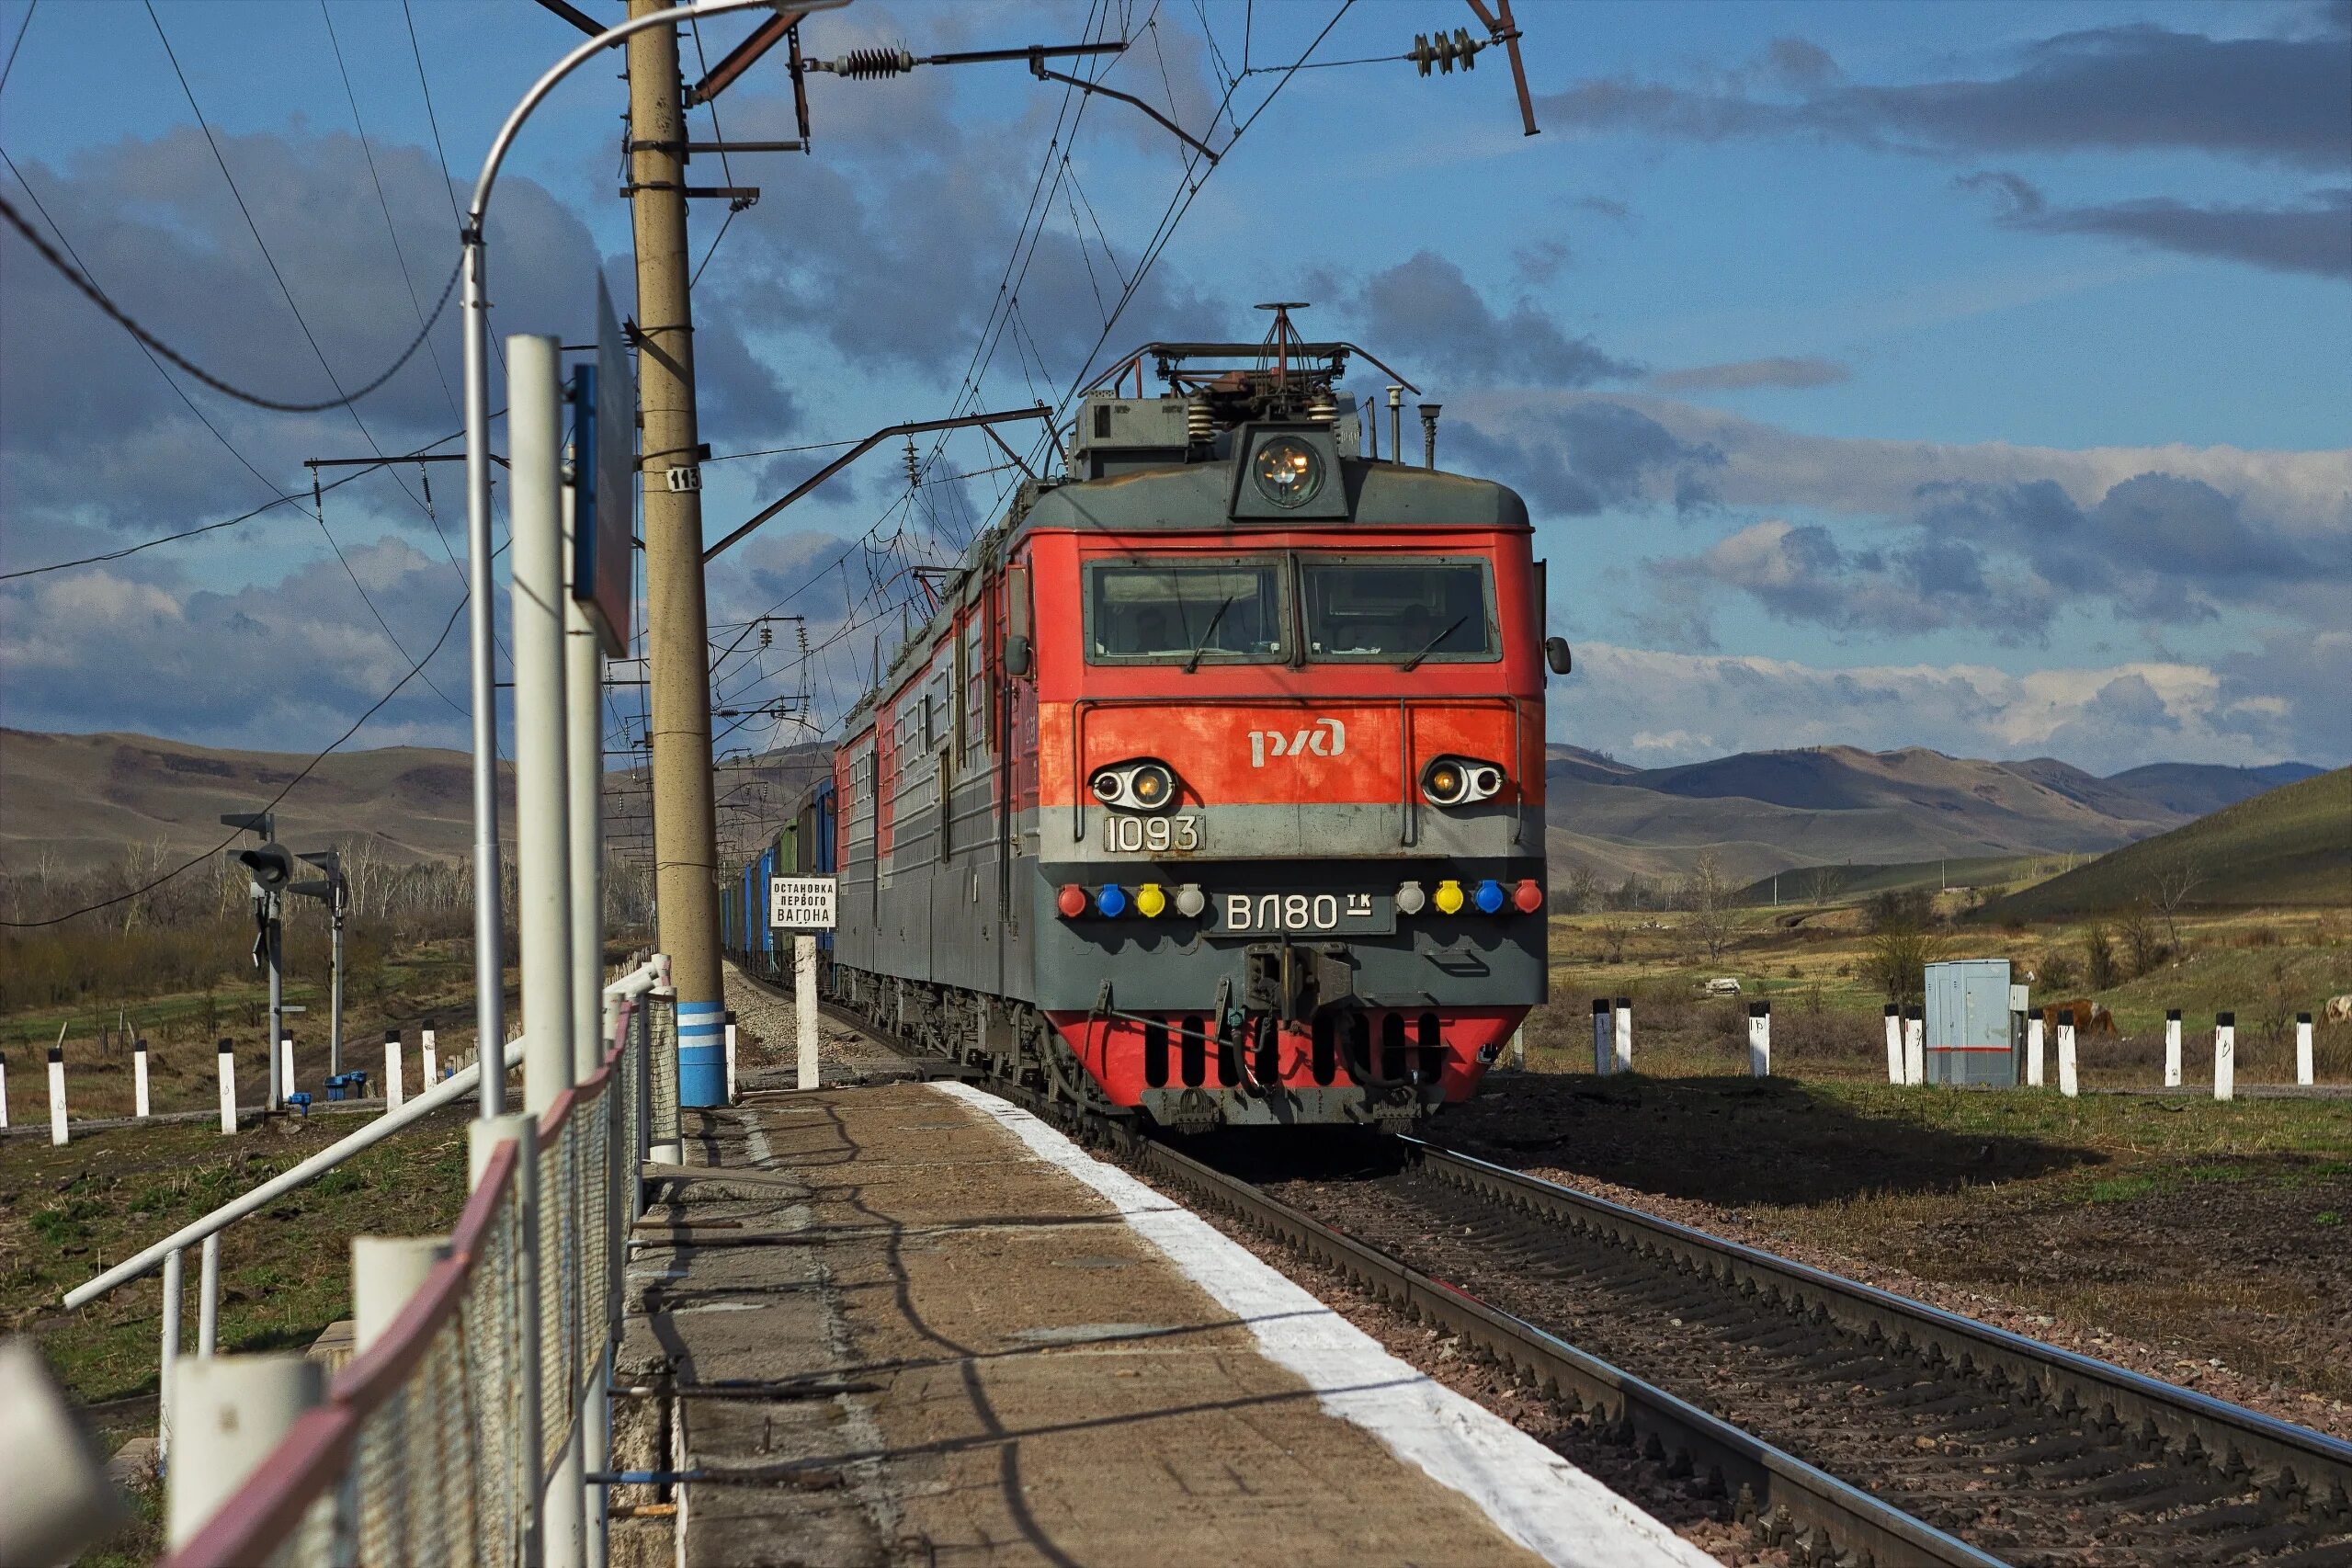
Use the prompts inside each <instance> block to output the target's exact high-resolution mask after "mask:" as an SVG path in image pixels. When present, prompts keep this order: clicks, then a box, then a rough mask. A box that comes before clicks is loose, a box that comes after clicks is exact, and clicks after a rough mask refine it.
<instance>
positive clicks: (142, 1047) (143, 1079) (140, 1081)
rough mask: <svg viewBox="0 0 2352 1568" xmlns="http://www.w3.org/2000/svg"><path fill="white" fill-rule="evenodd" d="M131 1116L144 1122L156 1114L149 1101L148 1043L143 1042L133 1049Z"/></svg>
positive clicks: (140, 1041)
mask: <svg viewBox="0 0 2352 1568" xmlns="http://www.w3.org/2000/svg"><path fill="white" fill-rule="evenodd" d="M131 1114H132V1115H134V1116H136V1117H137V1118H138V1119H140V1120H142V1121H144V1120H146V1119H147V1118H148V1117H150V1116H152V1115H153V1114H154V1112H153V1109H152V1108H150V1106H149V1104H148V1100H147V1042H146V1041H145V1040H138V1041H135V1042H133V1043H132V1045H131Z"/></svg>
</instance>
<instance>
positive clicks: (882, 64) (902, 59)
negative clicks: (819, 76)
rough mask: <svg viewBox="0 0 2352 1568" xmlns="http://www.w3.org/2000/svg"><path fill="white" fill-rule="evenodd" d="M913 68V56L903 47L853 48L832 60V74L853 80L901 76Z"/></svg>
mask: <svg viewBox="0 0 2352 1568" xmlns="http://www.w3.org/2000/svg"><path fill="white" fill-rule="evenodd" d="M914 69H915V56H914V55H912V54H909V53H908V52H907V51H905V50H903V49H853V50H851V51H849V52H848V53H846V54H845V55H843V56H842V57H841V58H840V59H838V60H836V61H835V62H833V74H835V75H836V76H846V77H849V78H850V79H851V80H853V81H870V80H872V79H873V78H874V77H877V76H903V75H904V74H906V73H907V72H909V71H912V70H914Z"/></svg>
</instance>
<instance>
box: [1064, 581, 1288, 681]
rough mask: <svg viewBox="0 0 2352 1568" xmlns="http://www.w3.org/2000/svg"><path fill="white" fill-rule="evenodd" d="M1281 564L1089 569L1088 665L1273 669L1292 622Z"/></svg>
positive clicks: (1282, 649)
mask: <svg viewBox="0 0 2352 1568" xmlns="http://www.w3.org/2000/svg"><path fill="white" fill-rule="evenodd" d="M1283 577H1284V574H1283V570H1282V566H1281V563H1280V562H1274V561H1237V562H1221V563H1219V564H1217V565H1213V566H1210V565H1194V564H1190V563H1187V562H1178V561H1148V560H1147V561H1096V562H1088V564H1087V566H1086V662H1087V663H1089V664H1095V665H1141V664H1153V665H1167V664H1174V665H1183V664H1191V663H1212V662H1213V663H1217V664H1272V663H1278V662H1279V661H1281V660H1282V659H1284V658H1285V657H1287V656H1288V655H1287V653H1286V652H1285V642H1284V640H1285V628H1286V627H1287V625H1288V624H1289V621H1290V610H1289V605H1288V603H1287V602H1286V600H1287V596H1286V595H1285V594H1284V592H1283Z"/></svg>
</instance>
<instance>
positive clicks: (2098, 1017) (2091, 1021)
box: [2041, 997, 2117, 1039]
mask: <svg viewBox="0 0 2352 1568" xmlns="http://www.w3.org/2000/svg"><path fill="white" fill-rule="evenodd" d="M2061 1013H2072V1014H2074V1033H2075V1036H2076V1037H2077V1038H2078V1039H2087V1038H2089V1037H2090V1036H2092V1035H2098V1034H2104V1035H2111V1034H2114V1033H2116V1032H2117V1030H2116V1027H2115V1015H2114V1014H2113V1013H2110V1012H2108V1010H2107V1009H2106V1008H2105V1007H2102V1006H2098V1005H2097V1004H2096V1003H2095V1002H2092V1001H2091V1000H2090V999H2089V998H2087V997H2085V999H2084V1000H2082V1001H2080V1002H2053V1003H2051V1004H2050V1005H2049V1006H2045V1007H2043V1008H2042V1010H2041V1027H2042V1028H2045V1029H2048V1030H2049V1031H2050V1032H2051V1035H2052V1036H2055V1035H2056V1034H2057V1033H2058V1015H2059V1014H2061Z"/></svg>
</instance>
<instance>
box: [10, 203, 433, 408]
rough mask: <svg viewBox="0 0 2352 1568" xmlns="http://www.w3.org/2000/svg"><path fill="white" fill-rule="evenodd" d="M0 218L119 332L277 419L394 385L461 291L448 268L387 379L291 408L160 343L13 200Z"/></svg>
mask: <svg viewBox="0 0 2352 1568" xmlns="http://www.w3.org/2000/svg"><path fill="white" fill-rule="evenodd" d="M0 218H6V220H7V221H8V225H9V227H11V228H13V229H15V230H16V231H17V233H20V234H22V235H24V237H25V243H26V244H29V245H31V246H32V247H33V250H34V252H35V253H36V254H38V255H39V256H40V258H41V259H42V260H43V261H45V262H47V263H49V265H50V266H51V267H55V268H56V269H57V271H58V273H59V274H60V275H61V276H62V277H63V278H64V279H65V281H67V282H68V283H71V284H72V285H74V288H76V289H78V290H81V292H82V293H83V295H84V296H85V298H87V299H88V300H89V301H90V303H92V304H94V305H96V306H97V308H98V309H99V310H100V311H103V312H105V313H106V314H107V315H108V317H109V318H111V319H112V320H113V322H114V324H116V325H117V326H119V327H120V328H122V330H123V331H125V332H127V333H129V334H130V335H131V336H133V337H135V338H137V339H138V340H139V342H140V343H141V344H142V345H143V346H144V347H148V348H151V349H153V350H154V351H155V352H156V353H158V354H160V355H162V356H163V357H164V358H166V359H168V360H170V361H171V362H172V363H173V364H175V365H176V366H178V367H179V368H180V369H183V370H185V371H187V373H188V374H189V375H191V376H194V377H195V378H196V379H197V380H198V381H202V382H203V383H204V384H205V385H206V386H208V387H210V388H211V389H212V390H213V391H214V392H219V393H220V394H221V395H222V396H223V397H233V398H235V399H236V400H237V401H238V402H239V403H250V404H252V405H253V406H254V407H256V408H266V409H268V410H269V411H270V412H272V413H274V414H324V413H325V412H326V411H327V410H329V409H335V408H347V407H349V406H350V405H351V404H353V403H358V401H359V400H360V399H361V398H363V397H366V396H367V395H368V394H369V392H374V391H375V390H376V389H377V388H379V387H381V386H382V385H383V384H384V383H385V382H386V381H391V380H392V378H393V377H394V376H396V375H398V374H399V373H400V369H401V367H402V366H403V365H405V364H407V363H408V362H409V360H411V359H413V358H415V356H416V351H417V350H418V349H419V348H422V347H425V339H426V337H427V336H428V335H431V333H432V331H433V323H435V322H437V321H439V320H440V319H441V312H442V311H443V310H445V309H447V308H448V306H449V296H450V295H451V294H453V293H455V292H456V291H457V287H458V272H459V268H458V267H451V268H449V282H447V283H445V284H443V285H442V286H441V298H440V300H439V301H438V302H437V303H436V304H435V305H434V307H433V314H432V315H431V316H430V317H429V318H428V319H427V320H426V323H425V327H424V330H423V331H421V332H419V333H418V334H417V335H415V337H414V338H412V339H411V340H410V341H409V345H408V347H405V348H403V349H402V350H401V351H400V356H399V358H395V359H394V360H393V361H392V363H391V365H389V366H387V367H386V368H385V369H384V372H383V374H381V375H380V376H378V377H376V378H375V379H374V380H372V381H369V382H368V383H367V385H365V386H363V387H361V388H359V390H358V391H357V392H345V393H343V394H342V395H340V396H338V397H331V398H327V399H326V400H324V402H320V403H290V402H288V401H286V400H285V399H283V398H274V397H265V396H264V395H262V394H261V393H259V392H248V391H246V390H245V389H244V388H243V387H241V386H238V385H236V384H235V383H233V382H231V381H222V379H221V378H220V377H218V376H216V375H214V374H213V373H212V372H211V371H210V370H208V369H205V368H204V367H203V366H201V365H199V364H198V363H196V361H194V360H193V359H190V358H188V357H187V355H185V354H182V353H181V352H180V351H179V350H178V349H176V348H174V347H172V346H171V345H170V344H168V343H165V341H164V340H163V339H162V338H160V337H157V336H156V335H154V334H153V333H152V332H149V331H148V330H147V329H146V328H145V327H143V326H142V325H140V324H138V323H137V322H136V321H133V320H132V319H131V315H130V314H129V312H126V311H124V310H123V308H122V307H121V306H120V305H118V304H116V303H115V302H114V301H112V300H111V299H108V297H107V293H106V290H103V289H100V288H99V287H98V286H97V284H95V283H93V282H91V281H90V280H89V278H87V277H86V276H85V275H84V274H83V272H82V271H81V269H80V268H79V267H75V266H74V264H73V263H72V262H70V261H67V260H66V259H65V258H64V257H63V256H60V255H58V254H57V252H56V251H55V250H53V249H51V247H50V244H49V242H48V241H47V240H45V239H43V238H41V236H40V231H39V230H37V229H35V228H34V227H33V226H32V225H31V224H30V223H28V222H25V217H24V214H23V213H21V212H19V211H17V209H16V206H15V204H14V203H12V202H11V201H9V199H7V198H6V197H5V196H0Z"/></svg>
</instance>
